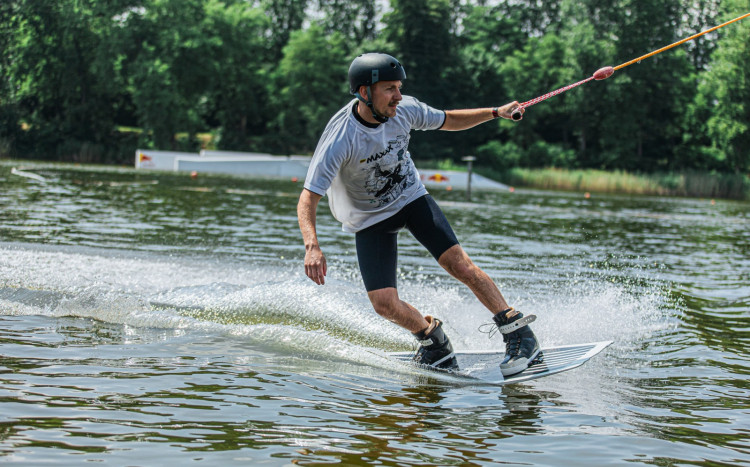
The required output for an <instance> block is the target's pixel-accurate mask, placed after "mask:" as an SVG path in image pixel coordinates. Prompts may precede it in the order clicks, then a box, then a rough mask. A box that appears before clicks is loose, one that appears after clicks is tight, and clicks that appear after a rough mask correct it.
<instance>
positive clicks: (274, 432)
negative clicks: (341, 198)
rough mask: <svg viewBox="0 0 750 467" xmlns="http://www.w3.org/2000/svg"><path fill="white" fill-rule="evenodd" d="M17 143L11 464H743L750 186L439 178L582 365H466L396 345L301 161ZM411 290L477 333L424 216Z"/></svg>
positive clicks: (483, 314) (3, 430)
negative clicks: (498, 372) (735, 189)
mask: <svg viewBox="0 0 750 467" xmlns="http://www.w3.org/2000/svg"><path fill="white" fill-rule="evenodd" d="M17 166H18V163H12V162H10V161H5V162H2V163H0V186H1V187H2V190H0V209H1V210H0V462H5V463H10V464H23V465H40V464H44V463H53V464H61V465H81V464H83V463H84V462H101V463H106V464H108V465H184V464H187V463H204V464H207V465H256V464H257V465H286V464H334V463H340V464H342V465H492V464H497V463H506V464H510V465H555V466H557V465H571V466H581V465H591V466H601V465H622V464H649V465H653V464H656V465H750V403H748V400H750V384H749V382H748V380H749V378H748V374H749V373H750V371H749V369H750V358H749V357H748V346H749V344H750V312H749V311H750V280H749V279H750V233H749V232H750V229H749V228H748V227H750V222H749V219H748V217H749V213H750V210H749V209H748V208H749V207H750V204H749V203H746V202H744V203H743V202H729V201H721V200H716V201H715V203H712V202H711V200H707V199H703V200H701V199H671V198H650V197H625V196H605V195H597V194H595V195H594V196H593V197H592V198H591V199H585V198H584V197H583V196H582V195H580V194H570V193H554V192H537V191H522V190H518V191H516V192H515V193H513V194H511V193H474V199H473V201H472V202H466V201H465V200H464V196H463V193H462V192H458V191H456V192H441V191H435V190H433V195H434V196H435V198H436V199H437V200H438V202H439V204H440V205H441V206H442V208H443V209H444V210H445V212H446V215H447V216H448V217H449V219H450V220H451V222H452V223H453V226H454V228H455V230H456V231H457V233H458V236H459V239H460V240H461V241H462V244H463V245H464V247H465V249H466V250H467V251H468V252H469V254H470V255H471V256H472V258H473V259H474V261H475V262H476V263H477V264H479V265H480V266H481V267H482V268H483V269H485V270H486V271H487V272H488V273H489V274H490V275H491V276H492V277H493V278H494V279H495V280H496V282H497V283H498V285H499V286H500V288H501V290H502V291H503V293H504V294H505V296H506V298H507V299H508V301H509V302H510V303H511V304H513V305H514V306H516V307H518V308H519V309H521V310H522V311H527V312H534V313H536V314H537V315H538V317H539V318H538V320H537V323H536V324H535V325H534V330H535V332H536V333H537V335H538V336H539V338H540V340H541V341H542V344H543V345H555V344H569V343H577V342H585V341H598V340H613V341H614V343H613V345H612V346H610V347H609V348H608V349H607V350H605V351H604V353H603V354H601V355H599V356H598V357H596V358H594V359H593V360H592V361H590V362H589V363H587V364H586V365H585V366H584V367H582V368H579V369H576V370H573V371H570V372H566V373H562V374H559V375H555V376H551V377H548V378H543V379H540V380H535V381H532V382H527V383H522V384H517V385H512V386H504V387H491V386H482V385H471V384H467V383H466V382H465V381H462V380H459V379H456V378H454V377H449V376H439V375H434V374H429V373H427V372H424V371H421V370H418V369H414V368H410V367H407V366H403V365H399V364H396V363H394V362H393V361H391V360H389V359H387V358H386V357H385V356H384V352H385V351H391V350H408V349H411V348H412V345H413V343H412V339H411V336H410V335H409V334H408V333H407V332H405V331H403V330H401V329H400V328H398V327H397V326H395V325H393V324H391V323H389V322H387V321H385V320H383V319H381V318H379V317H378V316H376V315H375V314H374V312H373V311H372V310H371V308H370V305H369V303H368V301H367V299H366V296H365V294H364V292H363V287H362V285H361V284H360V279H359V273H358V270H357V266H356V261H355V256H354V247H353V239H352V237H351V236H350V235H349V234H346V233H344V232H341V230H340V227H339V226H338V224H336V222H335V221H334V220H333V219H332V217H331V216H330V214H329V212H328V210H327V206H325V203H323V206H321V209H320V210H319V214H318V224H319V234H320V236H321V238H322V242H323V248H324V251H325V252H326V254H327V256H328V262H329V277H328V283H327V284H326V285H325V286H322V287H319V286H316V285H315V284H313V283H312V282H311V281H309V280H308V279H307V278H306V277H305V276H304V273H303V267H302V258H303V248H302V246H301V239H300V235H299V232H298V228H297V225H296V215H295V207H296V197H297V195H298V193H299V190H300V188H301V187H300V186H299V184H298V183H293V182H291V181H288V182H286V181H267V180H249V179H241V178H231V177H207V176H199V177H198V178H197V179H195V180H193V179H191V178H190V177H188V176H186V175H183V174H156V173H148V172H136V171H134V170H131V169H125V168H101V167H92V166H72V165H51V164H26V165H25V168H26V169H27V171H28V172H30V173H32V174H36V175H39V176H41V177H43V178H44V181H41V180H39V179H35V178H29V177H26V176H23V175H18V174H12V173H11V168H12V167H17ZM400 242H401V250H400V269H399V281H400V290H401V294H402V297H403V298H404V299H406V300H407V301H409V302H410V303H412V304H414V305H415V306H417V307H418V308H419V309H420V310H422V311H423V312H425V313H430V314H434V315H436V316H438V317H441V318H443V320H444V321H445V326H446V329H447V331H448V333H449V335H450V336H451V338H452V340H453V343H454V346H455V347H457V348H459V349H491V348H500V347H501V343H500V342H499V340H498V338H497V337H496V338H495V339H493V340H489V339H488V337H487V335H485V334H482V333H480V332H478V331H477V328H478V327H479V326H481V325H482V324H484V323H486V322H489V313H488V312H487V311H486V310H483V308H482V307H481V305H480V304H479V303H478V302H477V300H476V299H475V298H474V297H473V296H472V295H471V294H470V293H469V292H468V290H467V289H465V288H464V287H462V286H459V285H458V284H457V283H456V282H455V281H454V280H452V279H450V278H449V277H447V275H446V274H445V273H444V272H442V271H441V270H440V269H439V267H438V266H437V265H436V264H435V262H434V261H433V260H432V259H431V258H430V257H429V255H428V254H427V253H426V252H425V251H424V250H423V249H422V248H421V247H420V246H419V245H418V244H417V243H416V242H415V241H414V240H413V239H411V238H410V237H409V236H408V235H406V234H405V235H403V236H402V237H401V238H400Z"/></svg>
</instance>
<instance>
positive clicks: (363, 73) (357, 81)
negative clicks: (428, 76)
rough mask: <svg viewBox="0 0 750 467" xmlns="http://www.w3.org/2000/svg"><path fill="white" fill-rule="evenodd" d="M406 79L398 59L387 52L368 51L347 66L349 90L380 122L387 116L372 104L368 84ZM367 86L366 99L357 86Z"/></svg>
mask: <svg viewBox="0 0 750 467" xmlns="http://www.w3.org/2000/svg"><path fill="white" fill-rule="evenodd" d="M405 79H406V71H404V67H403V66H402V65H401V63H399V61H398V60H396V59H395V58H393V57H391V56H390V55H388V54H383V53H368V54H362V55H360V56H358V57H357V58H355V59H354V61H353V62H352V64H351V65H350V66H349V90H350V92H351V93H352V94H354V95H355V96H357V99H359V100H361V101H362V102H364V103H365V104H367V107H369V108H370V110H371V111H372V116H373V118H374V119H375V120H377V121H379V122H380V123H385V122H387V121H388V117H386V116H385V115H380V114H379V113H377V112H376V111H375V108H374V107H373V105H372V93H371V91H370V86H372V85H373V84H375V83H377V82H378V81H402V80H405ZM360 86H367V99H364V97H363V96H361V95H359V92H358V91H359V87H360Z"/></svg>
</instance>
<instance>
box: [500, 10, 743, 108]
mask: <svg viewBox="0 0 750 467" xmlns="http://www.w3.org/2000/svg"><path fill="white" fill-rule="evenodd" d="M748 16H750V13H745V14H744V15H742V16H738V17H737V18H735V19H733V20H730V21H727V22H726V23H722V24H720V25H718V26H714V27H712V28H710V29H706V30H705V31H702V32H699V33H698V34H693V35H692V36H690V37H686V38H685V39H682V40H679V41H677V42H675V43H674V44H670V45H668V46H666V47H662V48H661V49H658V50H654V51H653V52H649V53H647V54H646V55H642V56H640V57H638V58H634V59H633V60H630V61H628V62H625V63H622V64H620V65H617V66H616V67H611V66H605V67H604V68H600V69H598V70H596V73H594V74H593V75H592V76H590V77H588V78H586V79H584V80H581V81H579V82H577V83H573V84H569V85H567V86H565V87H562V88H560V89H556V90H554V91H552V92H548V93H547V94H544V95H543V96H539V97H535V98H534V99H531V100H529V101H526V102H524V103H522V104H521V105H520V106H519V107H516V109H515V110H514V111H513V113H512V114H511V117H512V118H513V120H516V121H518V120H521V118H523V113H522V112H521V109H526V108H527V107H531V106H532V105H534V104H538V103H540V102H542V101H544V100H547V99H549V98H550V97H553V96H556V95H558V94H562V93H564V92H565V91H568V90H570V89H573V88H575V87H577V86H580V85H582V84H585V83H588V82H589V81H591V80H592V79H594V80H597V81H601V80H603V79H607V78H609V77H610V76H612V75H613V74H614V72H615V71H617V70H620V69H622V68H625V67H626V66H629V65H632V64H633V63H639V62H640V61H641V60H645V59H647V58H649V57H653V56H654V55H656V54H659V53H662V52H664V51H665V50H669V49H671V48H672V47H677V46H678V45H680V44H684V43H685V42H688V41H691V40H693V39H695V38H698V37H700V36H702V35H704V34H708V33H709V32H712V31H716V30H717V29H720V28H723V27H724V26H728V25H730V24H732V23H734V22H737V21H740V20H742V19H745V18H747V17H748Z"/></svg>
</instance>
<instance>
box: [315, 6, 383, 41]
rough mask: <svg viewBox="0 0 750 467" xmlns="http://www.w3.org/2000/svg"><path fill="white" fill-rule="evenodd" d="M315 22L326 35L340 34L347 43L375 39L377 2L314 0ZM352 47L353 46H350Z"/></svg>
mask: <svg viewBox="0 0 750 467" xmlns="http://www.w3.org/2000/svg"><path fill="white" fill-rule="evenodd" d="M316 1H317V4H318V9H319V15H320V17H319V18H317V17H315V18H314V19H317V21H316V22H317V23H318V24H319V25H320V26H321V27H322V28H323V30H324V31H325V34H326V35H328V36H331V35H333V34H334V33H338V34H341V35H342V36H343V37H344V38H345V39H346V40H347V42H348V43H349V44H360V43H362V42H369V41H371V40H373V39H375V36H376V29H377V9H378V4H377V3H376V2H373V1H372V0H316ZM352 48H353V47H352Z"/></svg>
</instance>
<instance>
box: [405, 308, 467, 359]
mask: <svg viewBox="0 0 750 467" xmlns="http://www.w3.org/2000/svg"><path fill="white" fill-rule="evenodd" d="M425 319H426V320H427V322H428V323H429V324H430V326H429V327H428V328H427V329H425V330H424V331H419V332H415V333H413V334H414V337H416V338H417V340H418V341H419V349H418V350H417V353H416V354H415V355H414V358H412V361H413V362H414V363H418V364H420V365H426V366H429V367H432V368H437V369H440V370H458V361H456V355H455V354H454V353H453V346H452V345H451V341H450V340H449V339H448V336H446V335H445V333H444V332H443V323H442V322H441V321H440V320H438V319H435V318H433V317H432V316H425Z"/></svg>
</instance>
